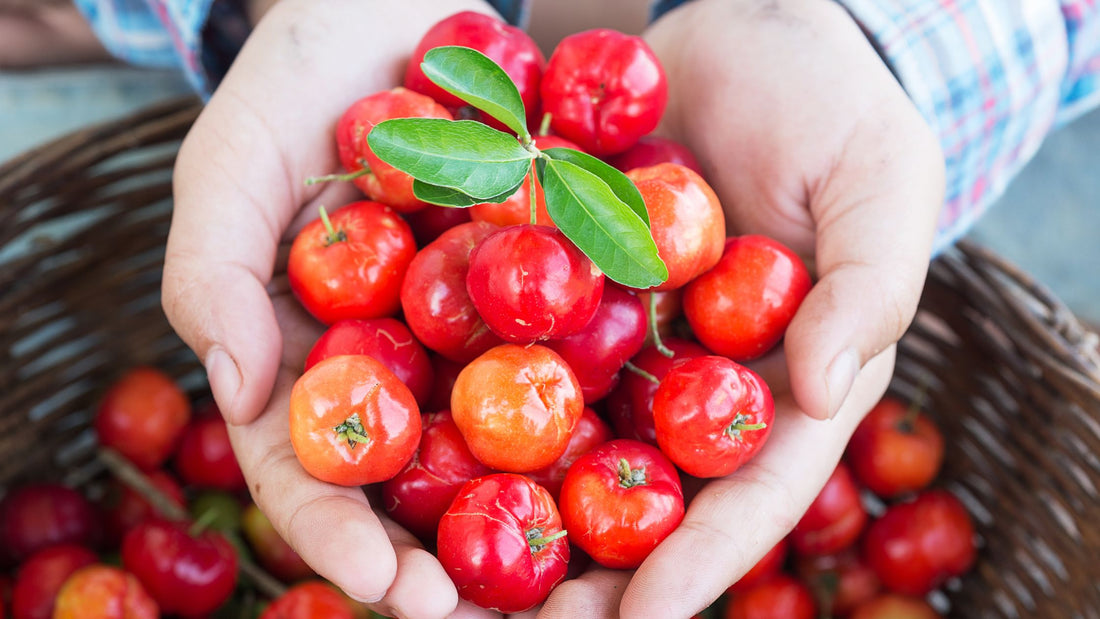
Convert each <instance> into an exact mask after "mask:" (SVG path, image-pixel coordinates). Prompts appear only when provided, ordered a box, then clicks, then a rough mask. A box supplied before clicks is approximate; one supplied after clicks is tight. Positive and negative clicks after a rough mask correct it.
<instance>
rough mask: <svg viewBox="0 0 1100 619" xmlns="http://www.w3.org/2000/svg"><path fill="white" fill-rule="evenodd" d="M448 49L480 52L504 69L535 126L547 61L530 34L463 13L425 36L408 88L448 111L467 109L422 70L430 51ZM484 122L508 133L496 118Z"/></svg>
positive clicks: (486, 17) (410, 70) (410, 66)
mask: <svg viewBox="0 0 1100 619" xmlns="http://www.w3.org/2000/svg"><path fill="white" fill-rule="evenodd" d="M444 45H460V46H462V47H469V48H471V49H476V50H477V51H479V52H481V53H483V54H485V55H486V56H488V57H489V59H491V60H492V61H494V62H496V63H497V64H498V65H500V68H502V69H504V72H505V73H507V74H508V77H510V78H512V81H513V82H514V83H515V85H516V88H517V89H518V90H519V95H520V98H521V99H522V100H523V107H524V109H525V110H527V119H526V120H527V122H528V123H533V122H534V121H535V120H536V119H537V118H538V109H539V82H540V81H541V79H542V71H543V68H544V67H545V66H546V58H544V57H543V55H542V51H541V50H539V47H538V44H536V43H535V41H534V39H532V38H531V37H530V36H529V35H528V34H527V33H526V32H524V31H523V30H522V29H520V28H517V27H515V26H510V25H508V24H506V23H504V22H503V21H501V20H500V19H497V18H496V17H492V16H489V15H487V14H485V13H477V12H474V11H461V12H459V13H455V14H454V15H451V16H450V17H447V18H444V19H443V20H441V21H439V22H437V23H436V24H435V25H434V26H432V27H431V28H430V29H429V30H428V32H426V33H425V34H424V36H423V38H421V39H420V42H419V43H418V44H417V46H416V49H414V50H413V53H412V57H411V58H410V59H409V64H408V68H407V69H406V71H405V87H406V88H408V89H410V90H415V91H416V92H420V93H423V94H426V95H428V96H430V97H432V98H433V99H435V100H436V101H438V102H439V103H441V104H443V105H446V106H448V107H452V108H459V107H465V106H466V105H467V104H466V102H465V101H463V100H462V99H459V98H458V97H456V96H455V95H452V94H451V93H449V92H447V91H446V90H443V89H442V88H440V87H439V86H437V85H436V84H435V83H434V82H432V81H431V80H429V79H428V77H427V76H426V75H424V71H423V70H422V69H421V68H420V63H421V62H423V61H424V54H426V53H427V52H428V50H430V49H432V48H433V47H440V46H444ZM483 120H485V121H486V122H487V123H488V124H489V125H491V126H494V127H496V128H498V129H501V130H508V129H506V127H505V126H504V125H503V124H502V123H501V122H500V121H498V120H497V119H495V118H492V117H488V118H484V119H483Z"/></svg>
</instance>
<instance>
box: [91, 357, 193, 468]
mask: <svg viewBox="0 0 1100 619" xmlns="http://www.w3.org/2000/svg"><path fill="white" fill-rule="evenodd" d="M190 419H191V403H190V402H189V401H188V399H187V395H186V394H185V393H184V392H183V390H182V389H180V387H179V385H177V384H176V382H175V380H173V379H172V377H171V376H169V375H168V374H166V373H164V372H163V371H161V370H158V369H156V368H151V367H136V368H133V369H131V370H129V371H128V372H126V373H125V374H124V375H123V376H122V377H121V378H119V379H118V380H117V381H115V382H114V383H113V384H112V385H111V387H110V389H108V390H107V393H105V394H104V396H103V400H101V401H100V403H99V407H98V408H97V409H96V414H95V421H94V422H93V425H94V427H95V431H96V436H97V438H98V439H99V442H100V444H101V445H103V446H105V447H111V448H113V449H115V450H116V451H118V452H119V453H120V454H122V455H123V456H125V457H126V458H127V459H128V460H130V461H131V462H133V463H134V464H135V465H137V466H138V467H139V468H142V469H144V470H147V471H148V470H152V469H155V468H157V467H158V466H160V465H161V464H164V462H165V461H167V460H168V458H169V457H170V456H171V455H172V452H173V451H174V450H175V449H176V445H177V443H178V441H179V439H180V436H181V435H182V433H183V429H184V427H186V426H187V422H188V421H190Z"/></svg>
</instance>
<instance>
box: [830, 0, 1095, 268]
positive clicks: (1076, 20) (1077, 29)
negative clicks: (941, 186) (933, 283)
mask: <svg viewBox="0 0 1100 619" xmlns="http://www.w3.org/2000/svg"><path fill="white" fill-rule="evenodd" d="M841 2H842V4H844V5H845V6H846V7H847V9H848V10H849V12H850V13H851V14H852V15H853V17H855V19H856V20H857V21H858V22H859V23H860V25H861V26H862V27H863V29H864V31H865V32H867V33H868V36H869V37H870V38H871V40H872V42H873V43H874V44H875V45H876V47H877V48H878V50H879V52H880V53H881V54H882V56H883V58H884V59H885V60H886V62H887V63H888V64H889V65H890V68H891V69H892V70H893V71H894V74H895V75H896V76H897V77H898V80H899V81H900V82H901V84H902V86H903V87H904V88H905V89H906V92H907V93H908V94H909V96H910V98H911V99H912V100H913V102H914V104H915V105H916V106H917V109H918V110H920V112H921V114H923V116H924V117H925V119H926V120H927V121H928V122H929V124H930V125H931V126H932V128H933V129H934V130H935V132H936V133H937V134H938V136H939V138H940V144H941V146H942V148H943V152H944V156H945V159H946V165H947V193H946V202H945V205H944V209H943V211H942V212H941V214H940V220H939V222H938V234H937V238H936V243H935V247H934V251H935V252H936V253H939V252H941V251H942V250H943V249H944V248H946V247H947V246H948V245H950V244H951V243H953V242H954V241H955V240H957V239H958V238H959V237H961V236H962V235H963V234H965V233H966V231H967V230H968V229H969V228H970V227H971V225H973V223H974V222H975V221H976V220H977V218H978V217H979V216H980V215H981V213H982V212H983V211H984V210H985V209H986V208H987V207H988V206H989V205H990V203H992V202H993V201H994V200H995V199H996V198H998V197H999V196H1000V195H1001V194H1002V193H1003V191H1004V189H1005V187H1006V186H1007V185H1008V183H1009V181H1010V180H1011V179H1012V177H1013V176H1015V175H1016V173H1017V172H1019V170H1020V169H1021V168H1022V167H1023V166H1024V164H1026V163H1027V162H1028V161H1029V160H1030V159H1031V157H1032V156H1033V155H1034V154H1035V152H1036V151H1037V150H1038V148H1039V145H1040V144H1041V143H1042V141H1043V139H1044V137H1045V136H1046V135H1047V134H1048V133H1049V132H1050V131H1051V130H1052V129H1053V128H1055V127H1058V126H1060V125H1062V124H1064V123H1066V122H1068V121H1070V120H1072V119H1073V118H1075V117H1076V116H1078V115H1079V114H1081V113H1082V112H1084V111H1086V110H1088V109H1090V108H1092V107H1094V106H1096V105H1097V104H1100V0H1042V1H1038V0H936V1H930V0H841Z"/></svg>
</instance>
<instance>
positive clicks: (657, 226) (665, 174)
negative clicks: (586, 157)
mask: <svg viewBox="0 0 1100 619" xmlns="http://www.w3.org/2000/svg"><path fill="white" fill-rule="evenodd" d="M626 176H627V177H628V178H629V179H630V180H632V181H634V184H635V186H637V187H638V192H639V193H641V194H642V200H644V201H645V207H646V211H647V212H648V213H649V225H650V231H651V232H652V233H653V241H654V242H655V243H656V244H657V253H658V255H660V256H661V259H662V260H664V262H665V266H667V267H668V279H667V280H665V281H664V283H662V284H659V285H657V286H654V287H653V288H652V289H653V290H675V289H677V288H680V287H682V286H684V285H685V284H687V283H688V282H690V281H692V280H693V279H695V278H696V277H698V276H700V275H701V274H703V273H705V272H706V271H707V270H708V269H710V268H711V267H713V266H714V265H715V264H717V263H718V260H719V258H721V257H722V251H723V247H724V246H725V243H726V216H725V213H724V212H723V211H722V205H721V203H719V202H718V196H717V195H716V194H715V193H714V190H713V189H712V188H711V187H710V185H708V184H707V182H706V181H705V180H703V177H702V176H699V175H698V174H696V173H695V172H693V171H692V170H690V169H689V168H687V167H684V166H682V165H679V164H676V163H660V164H657V165H654V166H649V167H646V168H635V169H633V170H631V171H630V172H627V174H626Z"/></svg>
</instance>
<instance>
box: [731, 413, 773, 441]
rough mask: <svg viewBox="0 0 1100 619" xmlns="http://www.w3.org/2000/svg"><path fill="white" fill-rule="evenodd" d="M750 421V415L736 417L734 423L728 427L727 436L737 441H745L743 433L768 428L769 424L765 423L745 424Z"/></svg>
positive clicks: (740, 414)
mask: <svg viewBox="0 0 1100 619" xmlns="http://www.w3.org/2000/svg"><path fill="white" fill-rule="evenodd" d="M748 420H749V416H748V415H745V414H743V413H739V414H738V415H737V416H736V417H734V418H733V422H732V423H730V425H729V426H727V427H726V435H727V436H729V437H730V438H731V439H733V440H735V441H742V440H744V437H743V436H741V433H742V432H746V431H748V430H763V429H764V428H766V427H768V424H766V423H764V422H760V423H745V422H746V421H748Z"/></svg>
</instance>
